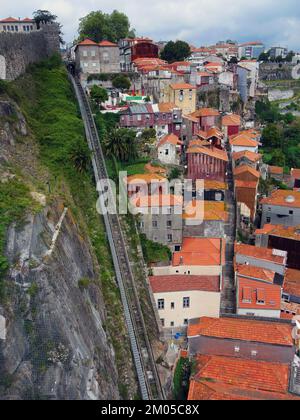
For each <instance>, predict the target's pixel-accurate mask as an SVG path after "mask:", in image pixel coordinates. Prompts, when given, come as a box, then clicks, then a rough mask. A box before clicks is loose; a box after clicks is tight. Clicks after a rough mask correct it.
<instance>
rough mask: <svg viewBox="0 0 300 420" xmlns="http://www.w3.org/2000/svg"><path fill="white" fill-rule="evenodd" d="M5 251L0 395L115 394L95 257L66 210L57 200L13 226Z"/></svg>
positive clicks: (59, 396)
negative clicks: (6, 284) (6, 293)
mask: <svg viewBox="0 0 300 420" xmlns="http://www.w3.org/2000/svg"><path fill="white" fill-rule="evenodd" d="M64 214H65V216H64ZM63 216H64V217H63ZM60 218H63V220H61V227H59V226H57V223H58V222H59V220H60ZM56 237H57V239H56V241H55V238H56ZM53 241H54V242H53ZM6 253H7V256H8V259H9V263H10V265H11V267H12V268H11V270H10V276H9V281H10V282H11V293H10V302H9V304H8V306H6V308H3V307H2V308H1V307H0V308H1V309H0V313H1V315H2V316H3V317H4V318H5V319H6V337H5V340H0V360H1V377H2V378H7V379H6V381H4V384H3V383H2V385H3V387H2V388H4V389H2V395H3V396H4V397H6V398H14V399H15V398H37V397H39V398H51V399H115V398H118V391H117V389H118V387H117V381H118V378H117V373H116V370H115V368H114V353H113V350H112V347H111V346H110V344H109V342H108V339H107V335H106V332H105V330H104V327H103V326H104V324H105V309H104V303H103V299H102V296H101V293H100V288H99V284H97V280H96V279H97V274H96V273H95V268H94V262H93V259H92V256H91V253H90V250H89V244H88V242H87V241H86V240H85V239H84V238H82V237H81V236H80V234H79V232H78V229H77V227H76V224H75V223H74V221H73V219H72V216H71V213H70V212H69V211H67V210H66V212H64V209H63V207H62V206H60V205H57V204H56V205H54V206H52V207H51V208H45V210H44V211H43V212H41V213H40V214H38V215H35V216H30V217H28V218H27V220H26V223H25V225H24V226H22V227H21V228H20V227H19V226H15V225H13V226H11V227H10V229H9V231H8V235H7V250H6ZM5 382H6V383H5ZM8 385H9V386H8Z"/></svg>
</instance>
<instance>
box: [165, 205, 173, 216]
mask: <svg viewBox="0 0 300 420" xmlns="http://www.w3.org/2000/svg"><path fill="white" fill-rule="evenodd" d="M166 214H168V215H170V214H172V208H171V207H167V208H166Z"/></svg>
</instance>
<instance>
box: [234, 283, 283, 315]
mask: <svg viewBox="0 0 300 420" xmlns="http://www.w3.org/2000/svg"><path fill="white" fill-rule="evenodd" d="M237 283H238V307H239V308H241V309H260V310H273V311H276V310H277V311H280V308H281V286H278V285H275V284H267V283H265V284H263V283H262V282H259V281H255V280H252V279H246V278H243V277H240V276H238V278H237ZM259 301H263V302H265V303H264V304H260V303H259Z"/></svg>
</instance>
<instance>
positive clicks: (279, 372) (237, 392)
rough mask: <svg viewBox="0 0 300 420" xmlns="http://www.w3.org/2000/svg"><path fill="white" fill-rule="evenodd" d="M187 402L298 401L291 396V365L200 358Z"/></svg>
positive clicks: (228, 358) (213, 357)
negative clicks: (289, 391) (289, 390)
mask: <svg viewBox="0 0 300 420" xmlns="http://www.w3.org/2000/svg"><path fill="white" fill-rule="evenodd" d="M196 361H197V364H198V366H197V368H198V373H197V374H196V376H195V378H194V379H193V380H192V382H191V386H190V391H189V396H188V400H190V401H192V400H193V401H195V400H196V401H199V400H200V401H201V400H277V399H283V400H284V399H294V398H295V399H298V398H297V397H293V396H292V395H291V394H289V393H288V388H289V365H288V364H279V363H269V362H262V361H254V360H243V359H237V358H230V357H219V356H206V355H199V356H198V357H197V359H196Z"/></svg>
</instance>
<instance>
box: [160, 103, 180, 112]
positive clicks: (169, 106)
mask: <svg viewBox="0 0 300 420" xmlns="http://www.w3.org/2000/svg"><path fill="white" fill-rule="evenodd" d="M177 108H178V106H177V105H176V104H174V103H173V102H165V103H163V102H162V103H159V104H158V109H159V112H173V109H177Z"/></svg>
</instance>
